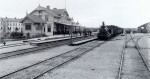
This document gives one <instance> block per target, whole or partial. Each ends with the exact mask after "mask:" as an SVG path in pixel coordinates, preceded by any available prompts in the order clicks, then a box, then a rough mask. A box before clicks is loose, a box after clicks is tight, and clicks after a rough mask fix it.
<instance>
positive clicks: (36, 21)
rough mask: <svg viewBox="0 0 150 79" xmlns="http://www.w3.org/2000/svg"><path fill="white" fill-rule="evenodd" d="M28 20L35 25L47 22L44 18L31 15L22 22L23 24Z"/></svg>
mask: <svg viewBox="0 0 150 79" xmlns="http://www.w3.org/2000/svg"><path fill="white" fill-rule="evenodd" d="M26 18H29V19H30V20H32V21H33V22H34V23H45V21H44V20H43V19H42V18H40V17H38V16H35V15H29V14H28V15H27V16H26V17H25V18H24V19H22V20H21V21H20V22H21V23H22V22H23V21H24V20H25V19H26Z"/></svg>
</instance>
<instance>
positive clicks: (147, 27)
mask: <svg viewBox="0 0 150 79" xmlns="http://www.w3.org/2000/svg"><path fill="white" fill-rule="evenodd" d="M138 33H150V22H149V23H146V24H143V25H141V26H139V27H138Z"/></svg>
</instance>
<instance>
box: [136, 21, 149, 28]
mask: <svg viewBox="0 0 150 79" xmlns="http://www.w3.org/2000/svg"><path fill="white" fill-rule="evenodd" d="M139 27H150V22H148V23H145V24H143V25H141V26H139ZM139 27H138V28H139Z"/></svg>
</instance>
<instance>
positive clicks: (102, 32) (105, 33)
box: [97, 22, 123, 40]
mask: <svg viewBox="0 0 150 79" xmlns="http://www.w3.org/2000/svg"><path fill="white" fill-rule="evenodd" d="M121 33H123V29H122V28H120V27H118V26H115V25H107V26H106V25H105V24H104V22H103V24H102V26H101V27H100V28H99V32H98V34H97V38H98V39H102V40H107V39H110V38H112V37H114V36H117V35H119V34H121Z"/></svg>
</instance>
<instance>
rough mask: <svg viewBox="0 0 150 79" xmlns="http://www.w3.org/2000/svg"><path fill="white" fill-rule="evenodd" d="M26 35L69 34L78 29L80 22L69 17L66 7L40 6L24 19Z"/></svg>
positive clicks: (22, 21)
mask: <svg viewBox="0 0 150 79" xmlns="http://www.w3.org/2000/svg"><path fill="white" fill-rule="evenodd" d="M21 23H23V33H24V35H27V34H30V35H31V36H32V35H37V34H46V35H54V34H68V33H69V32H70V31H71V29H72V31H76V29H78V28H79V23H78V22H77V23H76V22H74V21H73V18H70V17H69V14H68V12H67V10H66V9H57V8H53V9H50V6H47V7H46V8H45V7H42V6H38V7H37V8H36V9H35V10H33V11H32V12H31V13H30V14H27V15H26V16H25V17H24V18H23V19H22V20H21Z"/></svg>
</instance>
